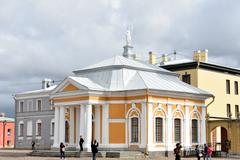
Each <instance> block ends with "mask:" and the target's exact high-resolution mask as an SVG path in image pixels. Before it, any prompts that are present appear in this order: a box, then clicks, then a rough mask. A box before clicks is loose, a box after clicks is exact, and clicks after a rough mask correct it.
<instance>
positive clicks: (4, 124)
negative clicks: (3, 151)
mask: <svg viewBox="0 0 240 160" xmlns="http://www.w3.org/2000/svg"><path fill="white" fill-rule="evenodd" d="M6 122H7V121H6V120H4V121H3V148H4V147H5V126H6Z"/></svg>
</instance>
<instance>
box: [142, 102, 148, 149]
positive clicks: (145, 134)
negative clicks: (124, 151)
mask: <svg viewBox="0 0 240 160" xmlns="http://www.w3.org/2000/svg"><path fill="white" fill-rule="evenodd" d="M146 136H147V132H146V102H144V103H142V117H141V148H145V147H146Z"/></svg>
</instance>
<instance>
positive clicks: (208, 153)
mask: <svg viewBox="0 0 240 160" xmlns="http://www.w3.org/2000/svg"><path fill="white" fill-rule="evenodd" d="M212 151H213V149H212V147H211V145H209V146H208V150H207V159H208V160H211V159H212Z"/></svg>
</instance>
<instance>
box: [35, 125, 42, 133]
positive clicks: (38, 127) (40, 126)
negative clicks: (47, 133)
mask: <svg viewBox="0 0 240 160" xmlns="http://www.w3.org/2000/svg"><path fill="white" fill-rule="evenodd" d="M41 133H42V123H41V122H37V126H36V135H37V136H41Z"/></svg>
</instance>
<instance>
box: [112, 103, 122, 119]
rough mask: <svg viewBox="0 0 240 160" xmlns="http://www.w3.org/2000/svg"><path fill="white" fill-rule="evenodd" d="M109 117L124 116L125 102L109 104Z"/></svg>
mask: <svg viewBox="0 0 240 160" xmlns="http://www.w3.org/2000/svg"><path fill="white" fill-rule="evenodd" d="M109 118H110V119H113V118H125V104H110V105H109Z"/></svg>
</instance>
